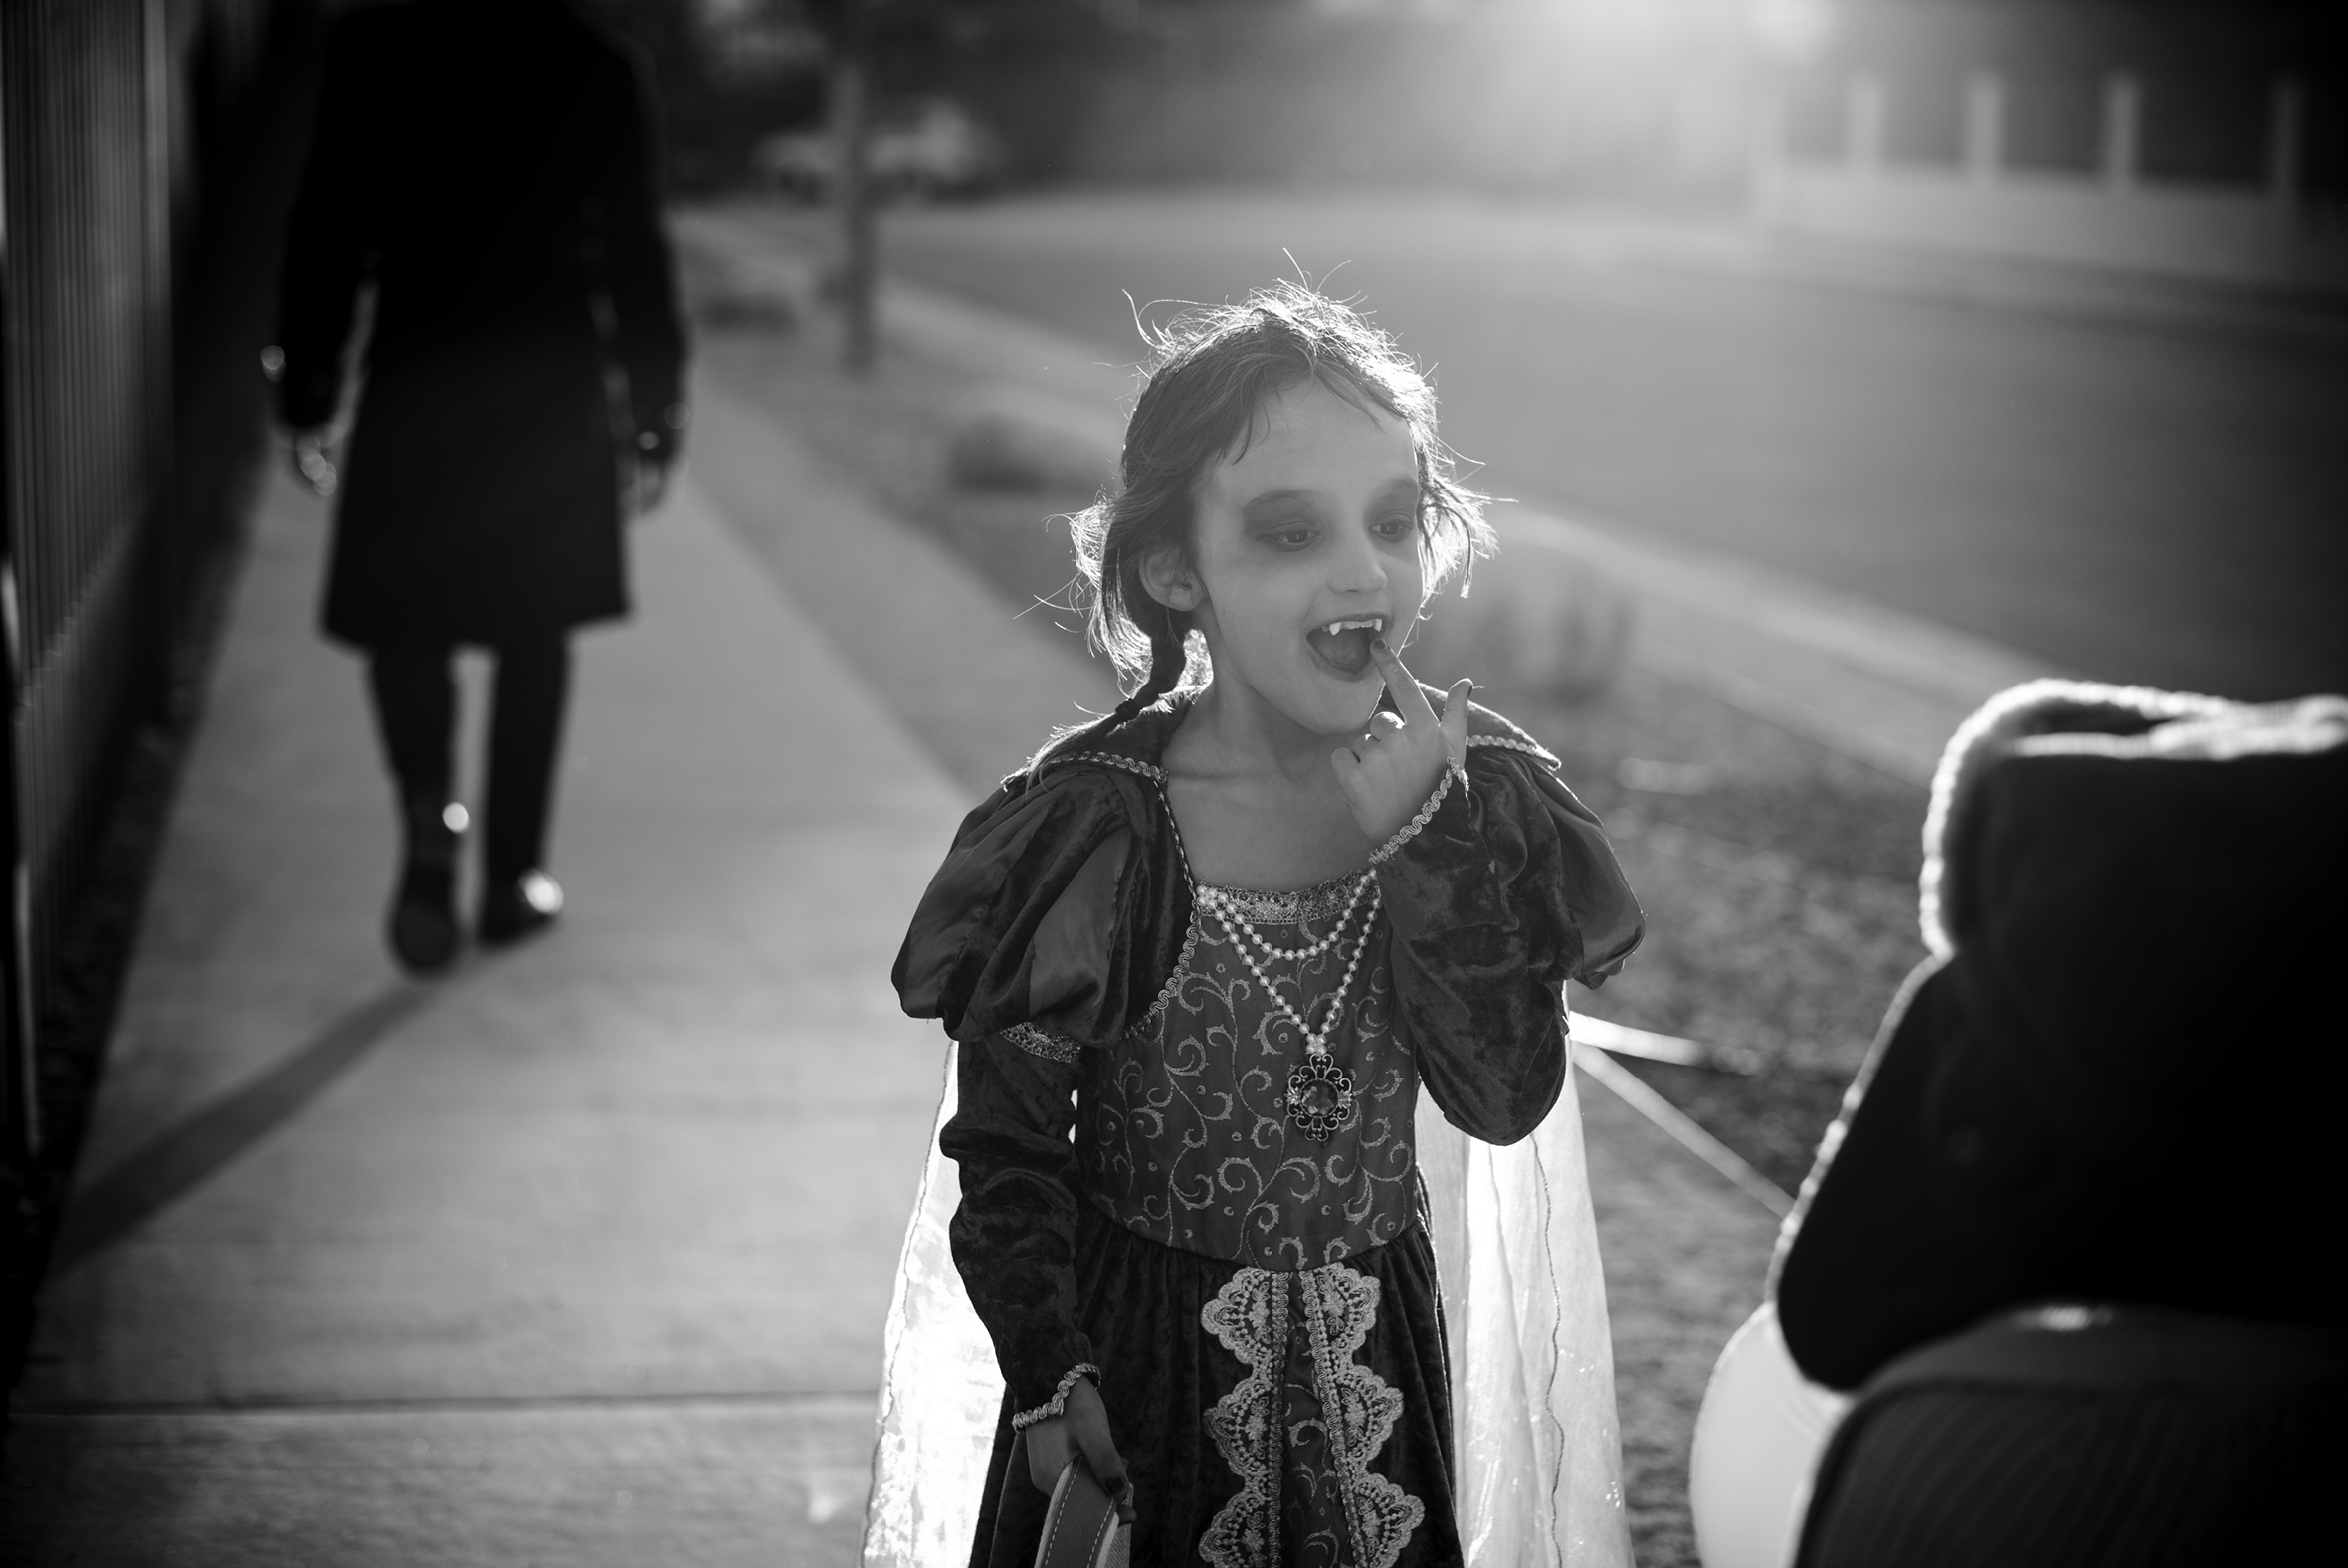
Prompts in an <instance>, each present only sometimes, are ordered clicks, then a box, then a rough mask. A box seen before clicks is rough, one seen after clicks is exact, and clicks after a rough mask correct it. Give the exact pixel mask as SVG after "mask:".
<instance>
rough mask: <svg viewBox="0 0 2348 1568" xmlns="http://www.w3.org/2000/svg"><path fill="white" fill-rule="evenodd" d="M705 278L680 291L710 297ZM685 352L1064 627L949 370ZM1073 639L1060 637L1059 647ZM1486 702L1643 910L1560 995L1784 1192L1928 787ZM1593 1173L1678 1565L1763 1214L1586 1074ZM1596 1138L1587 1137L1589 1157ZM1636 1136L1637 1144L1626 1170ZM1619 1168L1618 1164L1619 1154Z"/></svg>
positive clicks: (1857, 1025) (1826, 1087)
mask: <svg viewBox="0 0 2348 1568" xmlns="http://www.w3.org/2000/svg"><path fill="white" fill-rule="evenodd" d="M709 282H710V280H709V279H708V278H707V277H706V276H705V275H704V276H702V277H700V278H698V279H697V280H696V279H695V278H694V276H693V275H692V273H691V272H690V271H689V270H688V284H695V283H697V285H698V287H700V288H701V289H704V290H706V289H707V288H708V286H709ZM712 324H713V323H711V322H710V321H709V320H708V319H707V318H706V316H704V322H703V326H704V338H703V351H704V352H705V353H707V354H709V355H710V356H711V357H712V361H713V363H714V364H715V365H716V366H717V367H718V368H719V369H720V371H721V372H722V373H724V374H725V375H726V377H727V379H728V381H729V382H731V383H734V384H737V385H742V386H745V387H752V388H754V389H755V395H756V396H757V398H758V400H759V401H760V402H761V404H762V405H763V406H766V407H768V408H771V409H772V410H773V411H774V412H775V413H776V414H777V415H779V416H781V417H782V418H784V419H786V420H787V421H788V422H789V423H790V425H791V426H792V428H793V429H794V430H796V431H797V432H798V433H799V434H800V435H801V436H803V437H804V438H805V439H807V440H808V441H809V442H810V444H811V445H812V446H814V447H815V448H816V449H817V451H818V452H819V453H820V454H821V455H822V456H823V457H824V458H826V459H827V460H829V461H830V462H831V463H832V464H834V465H835V466H837V467H838V468H839V469H840V470H841V471H843V472H844V473H846V474H848V475H851V476H853V477H855V478H856V479H857V480H858V481H859V482H860V483H861V484H863V485H864V486H865V487H866V488H867V489H868V490H869V491H870V492H871V493H872V494H873V495H874V496H875V497H876V498H877V499H878V500H880V501H881V502H882V503H883V505H884V506H885V508H886V509H887V510H888V511H890V512H891V513H893V514H894V515H896V516H898V517H901V518H903V519H904V520H906V521H908V522H910V523H913V524H915V525H917V526H918V527H920V528H922V529H924V530H926V531H927V532H929V533H930V534H932V535H933V536H935V537H937V538H938V539H940V540H941V541H943V542H944V543H946V544H947V545H948V546H950V547H951V548H952V549H953V550H954V551H956V552H957V553H958V554H959V555H961V556H962V557H963V558H964V559H965V560H967V561H968V562H970V563H971V564H972V565H973V566H974V567H976V568H977V570H978V571H979V573H980V574H981V575H982V576H983V577H984V578H985V579H986V580H988V581H989V582H991V583H992V584H993V585H994V586H996V587H997V588H998V589H999V590H1000V591H1001V592H1002V594H1003V595H1004V597H1005V599H1006V600H1007V601H1009V602H1011V603H1014V604H1018V605H1021V606H1023V607H1033V606H1037V605H1038V604H1039V602H1040V601H1041V602H1044V607H1043V608H1032V609H1031V610H1030V613H1032V614H1037V615H1045V616H1050V617H1052V618H1053V619H1055V620H1057V621H1059V622H1060V623H1061V624H1064V625H1069V626H1073V625H1074V624H1075V622H1074V618H1073V617H1071V616H1069V615H1068V614H1066V613H1064V612H1058V611H1056V610H1055V609H1053V608H1052V606H1051V602H1052V601H1062V602H1065V589H1066V587H1067V585H1068V582H1069V578H1070V574H1071V567H1070V557H1069V553H1068V541H1067V528H1066V523H1065V521H1063V520H1060V519H1062V518H1064V517H1065V514H1066V513H1068V512H1070V511H1073V510H1075V509H1076V508H1078V507H1081V506H1082V505H1084V504H1086V503H1087V502H1088V501H1089V500H1090V499H1091V498H1092V497H1091V496H1090V495H1089V494H1087V493H1083V492H1080V491H1061V492H1034V493H1009V494H1007V493H999V492H996V493H989V492H976V491H971V490H963V489H960V488H958V487H956V486H955V485H954V484H953V483H952V480H951V477H950V475H949V473H948V470H947V465H946V461H945V451H946V447H947V443H948V440H949V437H950V435H951V432H952V430H953V428H954V422H955V416H954V412H953V410H954V408H955V406H956V400H957V399H958V398H959V397H960V396H961V395H962V394H963V393H965V392H966V391H967V390H969V389H968V386H967V384H966V383H965V382H964V381H962V380H961V379H958V378H957V377H955V376H953V375H952V374H950V373H947V372H944V371H941V370H939V369H937V368H935V367H932V366H928V365H925V364H921V363H918V362H914V361H909V360H907V359H904V358H903V357H901V356H896V355H886V356H884V357H883V361H882V363H881V365H880V367H879V368H878V369H877V370H876V371H875V372H874V373H873V374H872V375H871V376H870V377H868V378H865V379H861V380H860V379H852V378H848V377H845V376H843V375H841V374H840V373H839V371H838V370H837V368H836V360H835V356H834V349H833V338H832V333H831V332H830V330H829V328H828V324H827V323H824V322H820V321H819V322H813V323H805V322H803V323H797V324H795V325H794V324H786V323H785V322H784V321H782V320H779V319H774V318H759V319H753V320H750V321H746V322H744V321H739V320H736V321H731V322H727V323H725V324H724V329H723V330H722V331H712V330H710V328H711V326H712ZM1072 646H1073V640H1072ZM1487 700H1489V701H1490V702H1491V703H1492V705H1494V706H1496V707H1498V708H1500V709H1501V710H1502V711H1504V712H1507V713H1509V714H1510V715H1511V716H1513V717H1515V718H1517V719H1518V720H1519V721H1520V722H1522V723H1524V724H1525V725H1526V727H1527V728H1529V729H1531V730H1532V731H1533V732H1534V733H1535V734H1536V735H1538V736H1540V737H1541V739H1542V740H1543V741H1544V742H1545V743H1546V744H1548V745H1550V746H1551V747H1553V748H1554V749H1556V750H1557V751H1558V753H1559V755H1560V756H1562V757H1563V758H1564V759H1565V763H1566V775H1567V777H1568V779H1569V781H1570V782H1571V783H1572V784H1573V786H1574V787H1575V789H1576V790H1577V791H1578V792H1579V793H1581V794H1582V795H1583V796H1584V798H1585V799H1587V800H1588V801H1589V802H1590V804H1591V805H1592V806H1593V807H1594V808H1596V809H1597V810H1598V811H1599V812H1600V813H1601V814H1602V815H1603V816H1604V817H1605V818H1606V821H1607V824H1608V829H1609V832H1610V833H1611V834H1612V835H1613V837H1614V839H1615V842H1616V844H1617V847H1618V849H1619V851H1620V853H1621V854H1622V857H1623V860H1624V864H1625V866H1626V869H1627V870H1628V871H1629V873H1630V875H1631V878H1632V882H1633V885H1634V886H1635V887H1637V888H1638V890H1639V892H1640V896H1641V901H1642V903H1643V905H1644V906H1645V908H1646V910H1647V913H1648V917H1649V933H1650V934H1649V937H1648V942H1647V945H1646V947H1645V948H1644V949H1643V950H1642V952H1641V954H1640V955H1639V957H1638V958H1637V959H1635V960H1634V962H1633V964H1632V965H1631V967H1630V968H1629V969H1628V970H1627V971H1626V972H1625V973H1624V974H1623V975H1622V976H1620V977H1619V978H1618V979H1617V980H1615V981H1614V982H1612V983H1610V984H1609V985H1608V986H1606V987H1605V988H1604V989H1603V990H1602V991H1599V992H1596V993H1582V992H1581V991H1580V990H1579V988H1577V992H1576V995H1575V996H1574V998H1573V1003H1574V1006H1575V1007H1576V1008H1577V1009H1578V1010H1587V1011H1589V1012H1591V1013H1593V1014H1595V1015H1598V1016H1601V1017H1606V1018H1610V1019H1614V1020H1616V1021H1619V1022H1622V1023H1625V1024H1630V1025H1635V1026H1637V1027H1640V1028H1645V1029H1653V1030H1659V1031H1663V1032H1666V1033H1671V1034H1680V1035H1686V1036H1689V1037H1691V1038H1694V1039H1697V1040H1700V1041H1702V1042H1704V1043H1705V1044H1706V1045H1708V1046H1712V1047H1714V1048H1716V1049H1719V1050H1721V1051H1722V1053H1723V1054H1724V1055H1725V1056H1727V1057H1729V1058H1731V1059H1732V1060H1734V1061H1736V1062H1737V1063H1738V1064H1739V1065H1740V1066H1741V1067H1744V1068H1747V1069H1749V1070H1750V1071H1747V1072H1713V1071H1707V1070H1702V1069H1690V1068H1672V1067H1665V1066H1662V1065H1658V1064H1652V1063H1639V1062H1634V1063H1632V1064H1630V1066H1632V1068H1633V1070H1634V1071H1636V1072H1638V1073H1639V1074H1640V1075H1641V1077H1643V1078H1646V1079H1647V1080H1648V1081H1649V1082H1650V1083H1652V1084H1654V1085H1655V1086H1656V1087H1657V1088H1658V1089H1659V1090H1661V1091H1662V1092H1663V1094H1665V1095H1666V1096H1667V1097H1668V1098H1670V1099H1671V1100H1672V1101H1673V1102H1674V1103H1676V1104H1678V1105H1679V1106H1680V1107H1681V1108H1682V1109H1684V1110H1686V1111H1687V1112H1688V1113H1689V1114H1690V1115H1692V1116H1693V1117H1695V1119H1696V1120H1698V1121H1699V1122H1701V1123H1702V1124H1703V1125H1704V1126H1706V1127H1707V1128H1709V1129H1710V1130H1711V1131H1712V1132H1713V1133H1714V1134H1715V1135H1716V1136H1718V1137H1720V1138H1721V1139H1722V1140H1723V1141H1724V1142H1726V1143H1728V1144H1729V1145H1730V1146H1731V1147H1732V1148H1735V1149H1736V1150H1738V1152H1740V1153H1741V1154H1743V1155H1744V1156H1745V1157H1746V1158H1747V1159H1748V1160H1750V1161H1751V1162H1752V1163H1753V1164H1754V1165H1755V1166H1756V1167H1758V1168H1759V1169H1761V1170H1762V1171H1763V1172H1765V1173H1766V1174H1768V1175H1769V1176H1770V1177H1771V1178H1772V1179H1774V1180H1776V1181H1778V1182H1779V1183H1781V1184H1782V1185H1784V1186H1786V1187H1788V1188H1789V1189H1790V1188H1791V1187H1793V1186H1794V1185H1796V1184H1797V1183H1798V1182H1799V1181H1800V1179H1801V1176H1802V1173H1803V1171H1804V1170H1805V1169H1807V1167H1808V1164H1809V1160H1810V1154H1811V1151H1812V1149H1813V1148H1814V1147H1815V1145H1816V1143H1817V1140H1818V1136H1819V1134H1820V1132H1821V1131H1822V1130H1823V1129H1824V1127H1825V1125H1826V1123H1827V1122H1828V1120H1830V1119H1831V1118H1832V1116H1833V1114H1834V1110H1835V1107H1836V1105H1837V1103H1838V1102H1839V1100H1840V1097H1841V1094H1842V1092H1843V1089H1844V1087H1845V1085H1846V1084H1847V1083H1848V1081H1849V1079H1850V1077H1851V1075H1852V1072H1853V1071H1854V1070H1855V1069H1856V1068H1857V1066H1858V1065H1859V1060H1860V1058H1861V1057H1862V1056H1863V1054H1864V1052H1865V1049H1866V1046H1867V1043H1868V1041H1869V1039H1870V1038H1871V1036H1872V1034H1873V1031H1874V1027H1875V1023H1876V1021H1877V1019H1878V1018H1879V1017H1880V1014H1881V1011H1882V1009H1883V1007H1884V1005H1885V1004H1886V1002H1887V1001H1888V1000H1889V998H1890V996H1891V994H1892V992H1893V991H1894V989H1895V988H1896V986H1897V984H1898V982H1899V980H1900V978H1901V976H1902V975H1904V974H1905V972H1906V971H1907V969H1908V968H1909V967H1910V966H1911V965H1912V964H1913V963H1914V962H1915V961H1916V959H1917V958H1918V957H1919V956H1920V954H1921V946H1920V943H1919V941H1918V938H1917V936H1916V932H1915V919H1914V907H1915V905H1914V890H1913V889H1914V885H1915V873H1916V867H1917V860H1918V855H1919V851H1918V848H1917V845H1918V833H1919V830H1920V826H1921V822H1922V817H1923V809H1924V795H1923V792H1922V791H1921V790H1920V789H1917V788H1915V787H1913V786H1911V785H1907V784H1904V783H1901V782H1899V781H1896V780H1892V779H1889V778H1887V777H1885V776H1883V775H1881V774H1879V773H1876V772H1875V771H1873V770H1872V769H1870V768H1867V767H1865V766H1863V765H1860V764H1858V763H1855V762H1851V761H1849V760H1847V759H1845V758H1842V757H1840V756H1838V755H1836V754H1834V753H1832V752H1830V751H1827V750H1826V749H1825V748H1823V747H1820V746H1818V745H1816V744H1814V743H1812V742H1809V741H1807V740H1804V739H1802V738H1801V737H1799V736H1795V735H1792V734H1789V733H1788V732H1786V731H1784V730H1782V729H1778V728H1776V727H1775V726H1772V725H1770V724H1767V723H1765V722H1763V721H1762V720H1759V719H1757V718H1754V717H1752V716H1751V715H1749V714H1746V713H1743V712H1741V711H1739V710H1737V709H1735V708H1733V707H1731V706H1729V705H1727V704H1726V703H1723V702H1721V701H1719V700H1718V699H1716V698H1714V697H1712V696H1711V695H1709V694H1708V693H1706V692H1704V691H1702V690H1699V689H1696V688H1694V687H1691V686H1685V685H1682V684H1678V683H1674V682H1669V681H1665V680H1663V679H1662V678H1660V677H1657V676H1654V675H1652V674H1650V673H1647V672H1645V671H1642V670H1639V669H1636V668H1633V669H1630V670H1627V671H1626V672H1625V674H1624V676H1623V678H1622V679H1621V680H1620V681H1619V682H1618V683H1617V684H1616V685H1615V686H1613V687H1612V688H1611V689H1609V690H1608V691H1606V692H1605V693H1603V694H1602V695H1601V696H1600V697H1598V698H1596V699H1595V700H1592V701H1589V702H1585V703H1581V704H1578V705H1574V706H1561V705H1557V704H1553V703H1542V702H1539V701H1536V700H1531V699H1528V698H1527V697H1525V696H1524V695H1523V694H1522V693H1516V692H1510V691H1508V690H1506V689H1500V688H1495V689H1494V690H1492V691H1491V692H1490V693H1488V696H1487ZM1584 1107H1585V1112H1584V1113H1585V1116H1586V1117H1587V1118H1588V1119H1589V1120H1590V1122H1591V1123H1592V1124H1593V1125H1595V1124H1597V1123H1598V1122H1600V1121H1601V1120H1604V1119H1606V1118H1613V1119H1614V1120H1615V1121H1617V1122H1620V1123H1622V1125H1621V1126H1620V1127H1618V1128H1617V1129H1616V1132H1617V1135H1616V1136H1613V1137H1611V1138H1603V1139H1601V1138H1596V1137H1594V1139H1593V1144H1592V1147H1593V1155H1592V1171H1591V1176H1592V1187H1593V1193H1594V1197H1595V1200H1596V1204H1597V1208H1598V1218H1599V1226H1600V1238H1601V1245H1602V1247H1603V1249H1604V1254H1605V1257H1606V1260H1607V1270H1608V1297H1609V1302H1610V1309H1611V1310H1612V1312H1613V1314H1614V1333H1615V1355H1616V1364H1617V1380H1618V1388H1619V1390H1620V1399H1621V1407H1622V1422H1623V1446H1624V1459H1625V1490H1626V1493H1627V1497H1628V1501H1629V1505H1630V1512H1631V1518H1632V1527H1633V1534H1634V1540H1635V1544H1636V1546H1637V1550H1638V1555H1639V1560H1640V1561H1641V1562H1642V1563H1643V1564H1646V1565H1650V1568H1665V1565H1678V1564H1693V1563H1694V1562H1695V1556H1694V1550H1693V1537H1692V1534H1691V1532H1690V1529H1689V1525H1688V1520H1687V1511H1686V1453H1687V1442H1688V1438H1689V1435H1690V1433H1691V1432H1692V1429H1693V1424H1694V1416H1695V1411H1696V1408H1697V1405H1698V1403H1699V1402H1700V1400H1701V1398H1702V1392H1703V1386H1704V1380H1705V1378H1706V1376H1707V1375H1708V1373H1709V1370H1710V1366H1711V1361H1712V1358H1713V1357H1714V1356H1715V1355H1716V1354H1717V1353H1718V1350H1719V1347H1720V1345H1721V1343H1722V1342H1723V1341H1724V1340H1725V1339H1726V1337H1727V1335H1728V1333H1729V1332H1730V1331H1731V1330H1733V1328H1734V1327H1735V1325H1736V1324H1737V1323H1738V1322H1740V1321H1741V1320H1742V1319H1743V1317H1744V1316H1745V1314H1746V1313H1747V1312H1749V1311H1750V1310H1751V1309H1752V1307H1753V1306H1754V1305H1755V1304H1756V1303H1757V1302H1758V1300H1759V1297H1760V1286H1761V1279H1762V1274H1763V1272H1764V1270H1765V1269H1766V1265H1767V1261H1768V1255H1769V1249H1770V1244H1771V1241H1772V1239H1773V1238H1774V1235H1775V1230H1776V1224H1775V1221H1774V1220H1772V1219H1771V1218H1770V1217H1769V1216H1768V1215H1766V1214H1765V1213H1763V1212H1762V1211H1761V1210H1760V1209H1759V1207H1758V1206H1757V1205H1751V1204H1749V1203H1742V1202H1741V1200H1740V1201H1735V1202H1725V1203H1724V1202H1722V1201H1721V1200H1720V1198H1719V1197H1718V1195H1717V1194H1711V1193H1705V1194H1697V1193H1694V1192H1691V1191H1684V1190H1682V1189H1684V1188H1686V1187H1687V1186H1688V1185H1689V1184H1690V1183H1693V1182H1701V1181H1705V1180H1708V1179H1709V1178H1708V1177H1707V1176H1706V1175H1705V1174H1704V1173H1701V1172H1698V1171H1693V1170H1691V1169H1689V1168H1686V1167H1687V1162H1685V1161H1684V1160H1676V1159H1673V1158H1671V1157H1670V1156H1669V1154H1668V1152H1667V1151H1665V1150H1662V1149H1661V1148H1660V1147H1659V1145H1658V1144H1657V1142H1656V1140H1657V1138H1659V1137H1660V1134H1657V1133H1655V1132H1654V1130H1653V1129H1652V1128H1650V1127H1648V1126H1647V1124H1646V1123H1645V1122H1644V1121H1641V1120H1640V1118H1638V1117H1637V1115H1636V1113H1635V1112H1633V1111H1631V1110H1630V1109H1629V1108H1628V1107H1627V1106H1624V1105H1622V1104H1621V1103H1620V1102H1619V1101H1617V1100H1615V1099H1614V1098H1613V1096H1611V1095H1608V1094H1605V1093H1603V1092H1600V1091H1597V1090H1596V1089H1595V1088H1594V1087H1591V1088H1586V1090H1585V1094H1584ZM1602 1145H1603V1147H1602ZM1641 1149H1645V1150H1646V1151H1648V1153H1649V1154H1650V1155H1651V1156H1652V1157H1651V1158H1647V1159H1644V1160H1635V1153H1636V1151H1639V1150H1641ZM1618 1167H1619V1168H1618Z"/></svg>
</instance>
